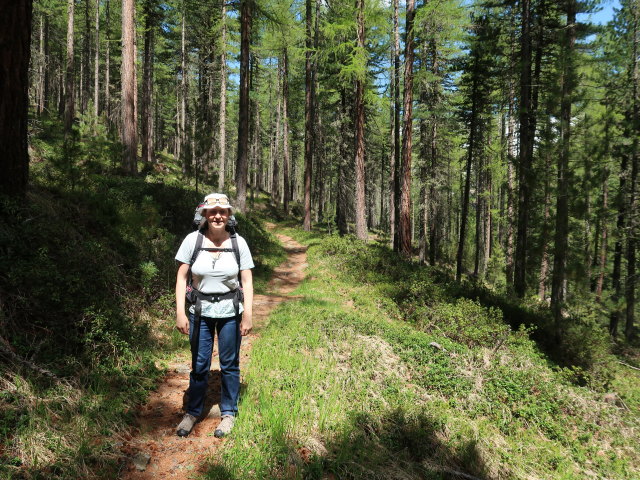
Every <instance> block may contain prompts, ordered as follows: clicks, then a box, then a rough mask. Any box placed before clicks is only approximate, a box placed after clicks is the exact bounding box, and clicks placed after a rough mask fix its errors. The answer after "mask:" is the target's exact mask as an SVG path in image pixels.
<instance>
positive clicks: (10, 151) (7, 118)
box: [0, 0, 33, 197]
mask: <svg viewBox="0 0 640 480" xmlns="http://www.w3.org/2000/svg"><path fill="white" fill-rule="evenodd" d="M0 11H2V15H0V45H2V50H3V52H2V57H0V170H1V171H2V175H0V192H1V193H3V194H7V195H12V196H16V197H20V196H23V195H24V194H25V193H26V190H27V184H28V181H29V149H28V145H27V130H28V104H29V95H28V94H29V57H30V55H31V48H30V44H31V17H32V14H33V13H32V12H33V5H32V2H31V0H10V1H2V2H0Z"/></svg>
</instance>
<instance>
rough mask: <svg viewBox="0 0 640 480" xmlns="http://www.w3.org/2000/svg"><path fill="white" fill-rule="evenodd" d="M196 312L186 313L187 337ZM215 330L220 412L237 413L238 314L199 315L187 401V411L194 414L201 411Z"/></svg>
mask: <svg viewBox="0 0 640 480" xmlns="http://www.w3.org/2000/svg"><path fill="white" fill-rule="evenodd" d="M194 322H195V315H193V314H190V315H189V323H190V325H189V326H190V328H189V338H191V337H192V336H193V333H194ZM215 332H217V333H218V358H219V359H220V377H221V384H222V385H221V389H220V390H221V392H220V412H221V414H222V415H234V416H235V415H236V414H237V413H238V393H239V392H240V341H241V340H242V337H241V336H240V318H239V317H231V318H209V317H200V338H199V342H198V358H197V360H196V367H195V370H192V371H191V375H190V376H189V401H188V403H187V413H189V414H191V415H193V416H194V417H199V416H200V415H201V414H202V409H203V407H204V399H205V396H206V394H207V385H208V380H209V370H210V369H211V355H212V353H213V340H214V336H215Z"/></svg>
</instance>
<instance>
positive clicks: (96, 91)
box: [93, 0, 100, 121]
mask: <svg viewBox="0 0 640 480" xmlns="http://www.w3.org/2000/svg"><path fill="white" fill-rule="evenodd" d="M95 22H96V28H95V42H96V48H95V52H94V56H93V116H94V117H96V121H97V118H98V115H99V114H100V0H96V18H95Z"/></svg>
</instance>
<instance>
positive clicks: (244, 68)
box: [236, 0, 253, 211]
mask: <svg viewBox="0 0 640 480" xmlns="http://www.w3.org/2000/svg"><path fill="white" fill-rule="evenodd" d="M252 2H253V0H241V1H240V92H239V101H238V152H237V161H236V200H237V202H236V203H237V204H238V209H239V210H240V211H244V210H245V205H246V201H247V173H248V162H249V45H250V41H251V15H252V13H251V11H252Z"/></svg>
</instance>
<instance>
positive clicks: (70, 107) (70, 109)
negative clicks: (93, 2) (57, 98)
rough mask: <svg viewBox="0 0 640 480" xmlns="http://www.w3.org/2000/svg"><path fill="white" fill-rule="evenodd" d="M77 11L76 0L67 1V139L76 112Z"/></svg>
mask: <svg viewBox="0 0 640 480" xmlns="http://www.w3.org/2000/svg"><path fill="white" fill-rule="evenodd" d="M74 11H75V0H68V1H67V60H66V72H67V73H66V77H65V78H66V80H65V86H64V96H65V108H64V136H65V139H66V138H67V137H68V136H69V135H70V134H71V128H72V126H73V119H74V117H75V111H74V108H75V107H74V100H75V99H74V92H73V87H74V81H73V71H74V54H73V19H74Z"/></svg>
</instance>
